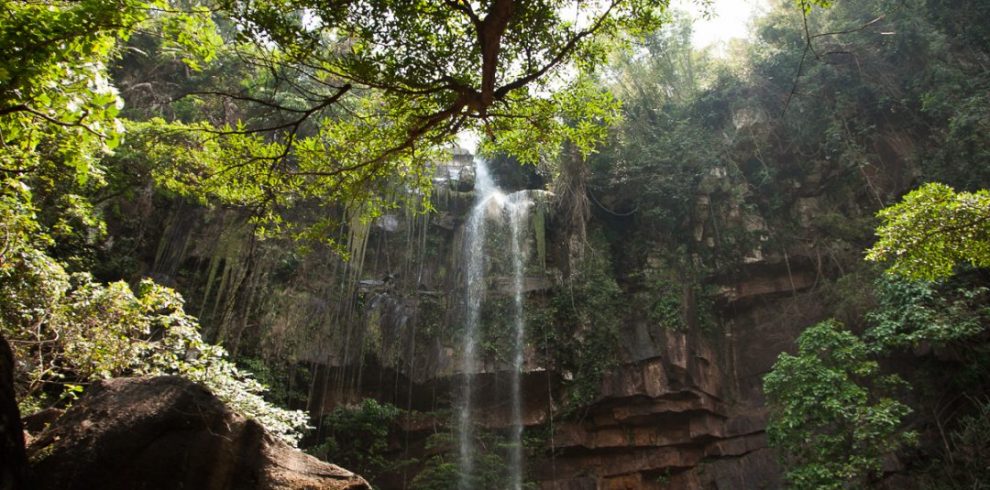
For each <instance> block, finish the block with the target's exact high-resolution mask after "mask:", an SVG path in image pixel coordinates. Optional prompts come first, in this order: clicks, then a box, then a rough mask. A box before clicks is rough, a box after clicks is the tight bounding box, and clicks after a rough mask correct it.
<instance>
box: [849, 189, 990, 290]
mask: <svg viewBox="0 0 990 490" xmlns="http://www.w3.org/2000/svg"><path fill="white" fill-rule="evenodd" d="M877 215H878V216H879V217H880V219H881V220H882V221H883V222H882V224H881V225H880V227H879V228H878V229H877V235H878V237H879V239H878V240H877V243H876V244H875V245H873V248H871V249H870V251H869V252H868V253H867V255H866V258H867V259H868V260H874V261H883V260H890V261H891V264H890V267H889V268H888V271H890V272H891V273H893V274H900V275H903V276H905V277H908V278H914V279H928V280H932V279H937V278H940V277H947V276H950V275H952V273H953V271H954V270H955V267H956V266H957V265H959V264H970V265H973V266H976V267H990V191H986V190H981V191H977V192H958V193H957V192H955V191H954V190H953V189H952V188H951V187H949V186H946V185H943V184H938V183H931V184H927V185H924V186H922V187H920V188H918V189H916V190H914V191H912V192H910V193H908V194H907V195H906V196H904V199H903V200H902V201H901V202H900V203H897V204H895V205H893V206H890V207H888V208H884V209H882V210H880V212H879V213H878V214H877Z"/></svg>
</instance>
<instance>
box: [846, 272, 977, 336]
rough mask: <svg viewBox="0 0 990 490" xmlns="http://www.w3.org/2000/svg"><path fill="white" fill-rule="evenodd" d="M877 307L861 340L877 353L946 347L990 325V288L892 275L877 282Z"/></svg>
mask: <svg viewBox="0 0 990 490" xmlns="http://www.w3.org/2000/svg"><path fill="white" fill-rule="evenodd" d="M876 291H877V299H878V302H879V304H878V306H877V309H876V310H874V311H873V312H871V313H870V314H869V315H867V319H868V320H869V322H870V324H871V325H872V327H871V328H870V329H869V330H867V332H866V334H865V336H866V339H867V340H868V341H870V342H871V344H872V345H874V346H876V348H877V349H879V350H893V349H904V348H913V347H918V346H920V345H921V344H923V343H928V342H930V343H933V344H935V345H939V346H944V345H946V344H949V343H952V342H958V341H964V340H966V339H969V338H972V337H973V336H975V335H977V334H979V333H980V332H983V331H984V330H986V328H987V325H988V321H990V307H988V306H987V305H988V304H990V303H988V300H990V289H988V288H987V287H985V286H971V285H960V286H954V285H952V284H939V283H931V282H926V281H911V280H906V279H902V278H896V277H885V278H882V279H880V281H879V283H878V285H877V288H876Z"/></svg>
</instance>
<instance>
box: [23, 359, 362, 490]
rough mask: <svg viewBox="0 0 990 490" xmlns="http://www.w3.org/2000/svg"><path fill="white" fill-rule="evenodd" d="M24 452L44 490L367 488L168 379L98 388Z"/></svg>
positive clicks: (197, 389)
mask: <svg viewBox="0 0 990 490" xmlns="http://www.w3.org/2000/svg"><path fill="white" fill-rule="evenodd" d="M28 450H29V453H30V455H31V459H32V460H33V461H34V464H33V466H32V470H33V473H34V480H35V485H36V488H38V489H40V490H44V489H60V490H65V489H78V490H83V489H94V490H95V489H101V490H114V489H119V490H132V489H147V490H152V489H162V490H166V489H169V490H171V489H176V488H196V489H204V490H221V489H230V490H234V489H236V490H241V489H258V490H262V489H265V490H269V489H270V490H274V489H312V490H317V489H321V490H323V489H325V490H360V489H369V488H370V486H369V485H368V484H367V482H365V481H364V479H362V478H361V477H359V476H357V475H354V474H353V473H351V472H349V471H347V470H344V469H343V468H340V467H337V466H334V465H332V464H329V463H325V462H322V461H320V460H318V459H316V458H314V457H312V456H309V455H306V454H303V453H302V452H300V451H299V450H297V449H293V448H291V447H289V446H287V445H286V444H285V443H283V442H281V441H278V440H276V439H274V438H273V437H272V436H271V435H269V434H268V433H266V432H265V430H264V429H263V428H262V427H261V426H260V425H258V423H257V422H254V421H253V420H248V419H245V418H244V417H241V416H238V415H235V414H233V413H232V412H230V411H229V410H228V409H227V408H226V407H225V406H224V405H223V403H222V402H220V401H219V400H217V398H216V397H214V396H213V395H212V394H211V393H210V392H208V391H207V390H206V389H205V388H203V387H201V386H199V385H196V384H194V383H192V382H190V381H188V380H185V379H183V378H179V377H172V376H168V377H157V378H122V379H113V380H108V381H103V382H100V383H98V384H96V385H95V386H93V387H91V388H89V389H88V390H87V394H86V395H85V396H84V397H83V398H82V399H81V400H79V402H77V403H76V404H75V405H74V406H73V407H72V408H70V409H69V410H68V411H66V412H65V414H64V415H62V416H61V417H60V418H58V419H57V420H56V421H55V422H54V423H53V424H51V425H49V426H48V427H47V428H46V429H45V430H44V431H42V432H41V433H40V434H38V435H37V436H36V437H34V438H33V439H32V441H31V442H30V445H29V447H28Z"/></svg>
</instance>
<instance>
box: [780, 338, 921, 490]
mask: <svg viewBox="0 0 990 490" xmlns="http://www.w3.org/2000/svg"><path fill="white" fill-rule="evenodd" d="M868 354H869V349H868V348H867V346H866V344H865V343H864V342H863V341H862V340H860V339H859V338H857V337H856V336H855V335H854V334H852V333H851V332H848V331H846V330H844V329H843V327H842V325H841V324H839V323H838V322H836V321H834V320H831V321H826V322H822V323H819V324H817V325H814V326H812V327H810V328H808V329H807V330H805V331H804V333H802V334H801V336H800V337H799V338H798V354H797V356H792V355H789V354H786V353H784V354H781V355H780V357H778V359H777V362H776V363H775V364H774V366H773V368H772V370H771V372H770V373H769V374H767V376H766V377H765V378H764V391H765V392H766V395H767V399H768V403H769V406H770V410H771V414H770V423H769V425H768V426H767V434H768V436H769V438H770V443H771V444H772V445H773V446H774V447H776V448H777V449H778V450H779V451H780V454H781V456H782V458H783V460H784V462H785V463H786V465H787V473H786V477H787V479H788V481H789V482H790V483H791V485H792V486H793V487H794V488H808V489H819V488H836V489H838V488H845V487H846V485H847V483H849V482H860V483H862V482H863V480H864V479H865V478H866V477H868V476H870V475H871V474H874V473H876V472H877V471H879V470H880V464H881V458H882V456H883V455H884V454H885V453H887V452H889V451H892V450H895V449H897V448H898V447H900V446H901V445H903V444H906V443H909V442H911V441H913V438H914V435H913V434H912V433H910V432H905V431H904V430H903V429H902V428H901V421H902V419H903V418H904V416H906V415H907V414H908V413H910V409H909V408H908V407H907V406H906V405H904V404H903V403H901V402H899V401H897V400H896V399H894V398H891V397H889V396H886V395H884V394H883V393H885V392H889V391H890V390H891V389H893V388H895V387H897V386H899V385H902V384H903V382H902V381H901V380H900V379H899V378H897V377H896V376H878V371H879V367H878V365H877V363H876V361H873V360H870V359H869V358H868Z"/></svg>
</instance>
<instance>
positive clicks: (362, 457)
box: [308, 398, 401, 481]
mask: <svg viewBox="0 0 990 490" xmlns="http://www.w3.org/2000/svg"><path fill="white" fill-rule="evenodd" d="M400 414H401V411H400V410H399V408H398V407H396V406H395V405H391V404H389V403H381V402H378V401H376V400H374V399H372V398H365V399H364V400H363V401H362V402H361V404H360V405H357V406H351V407H338V408H336V409H334V411H333V412H332V413H330V414H329V415H327V416H325V417H324V418H323V422H322V427H321V430H320V432H321V433H323V434H326V435H327V439H326V440H325V441H324V442H322V443H320V444H319V445H317V446H316V447H314V448H312V449H309V450H308V451H309V452H310V453H311V454H313V455H315V456H318V457H320V458H322V459H324V460H326V461H330V462H332V463H334V464H338V465H340V466H343V467H345V468H348V469H351V470H352V471H355V472H357V473H359V474H360V475H362V476H363V477H365V478H367V479H369V480H371V481H374V480H375V478H377V477H379V476H381V475H382V473H384V472H387V471H390V470H395V469H396V468H397V467H398V466H399V464H400V462H398V461H395V459H394V456H393V455H390V454H388V452H389V439H388V436H389V434H390V433H391V431H392V428H393V426H394V424H395V422H396V419H397V418H398V417H399V415H400Z"/></svg>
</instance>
